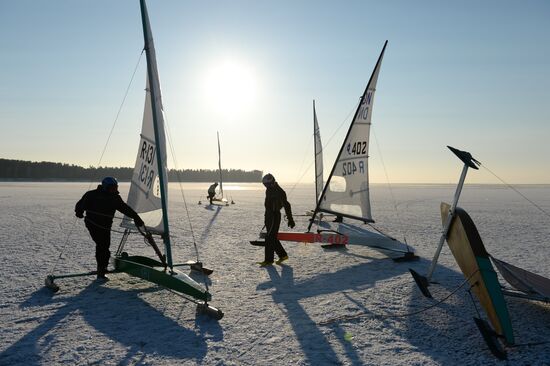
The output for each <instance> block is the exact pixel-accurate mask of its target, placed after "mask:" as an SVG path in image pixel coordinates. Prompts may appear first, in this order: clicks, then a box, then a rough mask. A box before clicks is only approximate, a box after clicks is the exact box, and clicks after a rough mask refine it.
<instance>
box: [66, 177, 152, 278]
mask: <svg viewBox="0 0 550 366" xmlns="http://www.w3.org/2000/svg"><path fill="white" fill-rule="evenodd" d="M74 211H75V215H76V217H78V218H83V217H84V211H86V218H85V219H84V222H85V223H86V228H87V229H88V231H89V232H90V236H91V237H92V240H93V241H94V242H95V259H96V261H97V278H98V279H102V280H107V279H108V278H107V276H105V274H106V273H107V265H108V264H109V258H110V257H111V252H110V251H109V247H110V246H111V226H112V225H113V217H114V216H115V211H120V212H122V213H123V214H125V215H126V216H128V217H131V218H132V219H134V223H135V224H136V226H138V227H140V226H143V225H144V223H143V220H142V219H141V217H139V215H138V214H137V213H136V212H135V211H134V210H133V209H132V208H131V207H130V206H128V205H127V204H126V203H124V201H123V200H122V198H121V197H120V195H119V193H118V182H117V180H116V179H115V178H113V177H106V178H104V179H103V180H102V181H101V185H98V186H97V188H96V189H94V190H91V191H88V192H86V193H84V196H82V198H81V199H80V201H78V202H77V203H76V206H75V208H74Z"/></svg>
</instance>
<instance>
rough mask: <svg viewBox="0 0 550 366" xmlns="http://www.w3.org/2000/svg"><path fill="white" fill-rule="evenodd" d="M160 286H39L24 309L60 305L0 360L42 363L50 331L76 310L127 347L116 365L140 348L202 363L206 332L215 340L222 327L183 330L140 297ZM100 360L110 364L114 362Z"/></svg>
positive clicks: (59, 329)
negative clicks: (57, 293) (64, 289)
mask: <svg viewBox="0 0 550 366" xmlns="http://www.w3.org/2000/svg"><path fill="white" fill-rule="evenodd" d="M159 290H161V289H160V288H159V287H152V288H150V289H147V290H119V289H115V288H109V287H104V286H100V285H99V284H98V283H92V284H90V285H89V286H88V287H86V288H85V289H84V290H82V291H81V292H80V293H78V294H77V295H75V296H72V297H60V298H56V297H54V296H52V294H51V291H50V290H48V289H46V288H42V289H40V290H37V291H35V292H34V293H33V294H32V295H31V296H30V298H29V299H28V300H27V301H25V302H24V303H22V304H21V307H22V308H31V309H32V308H33V307H37V306H45V305H51V304H55V305H59V307H58V308H57V310H56V311H55V312H54V313H53V314H51V315H50V316H48V317H47V318H46V319H43V320H40V325H38V326H37V327H36V328H34V329H32V330H31V331H29V332H28V333H27V334H26V335H24V336H23V337H22V338H20V339H18V340H17V341H16V342H15V343H13V344H12V345H11V346H9V347H8V348H7V349H6V350H5V351H3V352H2V353H0V364H2V365H13V364H25V365H39V364H42V357H41V354H43V353H44V352H47V351H48V349H49V348H51V347H54V346H55V345H54V344H53V343H55V335H52V334H50V332H52V330H53V331H54V332H63V330H62V329H63V326H62V323H64V322H67V321H70V320H67V319H68V318H70V317H71V316H75V314H76V316H82V317H83V318H84V320H85V321H86V322H87V323H88V324H89V325H91V326H92V327H94V328H95V329H96V330H97V331H99V332H101V333H103V334H105V335H106V336H107V337H109V338H110V339H111V340H113V341H114V342H117V343H119V344H122V345H123V347H125V348H127V349H128V351H127V353H126V355H124V357H123V358H122V359H120V360H117V364H127V363H133V362H135V360H134V361H132V359H133V357H135V356H136V354H137V353H139V352H142V353H144V354H145V353H156V354H159V355H162V356H165V357H174V358H179V359H182V360H189V359H194V360H197V361H200V360H201V359H203V358H204V356H205V355H206V352H207V345H206V342H205V340H204V339H203V335H204V333H209V334H214V338H215V339H221V338H223V336H220V334H221V332H222V330H221V328H220V327H219V325H218V327H217V328H216V327H211V326H209V327H202V329H199V332H200V333H201V334H203V335H200V334H196V332H195V331H192V330H189V329H186V328H182V326H181V325H180V324H178V323H177V322H175V321H174V320H172V319H170V318H168V317H167V316H165V315H164V314H163V313H162V312H160V311H159V310H157V309H156V308H154V307H153V306H151V305H150V304H149V303H147V302H146V301H144V300H142V299H141V298H140V297H139V294H143V293H145V292H154V291H159ZM195 325H196V324H195ZM31 350H32V351H31ZM31 353H32V355H30V356H29V354H31ZM88 361H91V360H88ZM96 361H97V362H100V363H102V362H106V363H111V362H112V361H113V360H112V359H109V360H96Z"/></svg>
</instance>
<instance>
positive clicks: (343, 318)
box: [318, 269, 479, 325]
mask: <svg viewBox="0 0 550 366" xmlns="http://www.w3.org/2000/svg"><path fill="white" fill-rule="evenodd" d="M477 272H479V269H478V270H476V271H475V272H474V273H472V274H471V275H470V276H468V278H466V279H465V280H464V281H463V282H462V283H461V284H460V285H459V286H458V287H457V288H456V289H454V290H453V291H452V292H451V293H450V294H448V295H447V296H445V297H444V298H443V299H441V300H439V301H437V302H436V303H434V304H432V305H430V306H427V307H425V308H422V309H420V310H416V311H412V312H409V313H395V314H389V313H386V314H382V313H372V312H371V313H369V314H365V313H360V314H355V315H343V316H339V317H336V318H332V319H328V320H324V321H321V322H319V323H318V324H319V325H329V324H332V323H335V322H339V321H347V320H352V319H358V318H363V317H370V318H382V319H388V318H403V317H409V316H412V315H417V314H421V313H424V312H426V311H428V310H430V309H433V308H434V307H436V306H437V305H440V304H442V303H444V302H445V301H447V299H449V298H450V297H451V296H452V295H454V294H456V293H457V292H458V290H460V289H461V288H462V287H464V285H465V284H467V283H468V281H470V279H471V278H472V277H473V276H474V275H475V274H476V273H477Z"/></svg>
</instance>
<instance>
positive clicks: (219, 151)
mask: <svg viewBox="0 0 550 366" xmlns="http://www.w3.org/2000/svg"><path fill="white" fill-rule="evenodd" d="M216 133H217V135H218V169H219V171H220V194H221V198H222V199H223V178H222V150H221V148H220V133H219V132H216Z"/></svg>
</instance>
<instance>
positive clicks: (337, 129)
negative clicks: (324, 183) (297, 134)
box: [288, 98, 361, 199]
mask: <svg viewBox="0 0 550 366" xmlns="http://www.w3.org/2000/svg"><path fill="white" fill-rule="evenodd" d="M360 101H361V98H359V102H360ZM359 102H357V103H356V104H355V105H354V106H353V109H351V110H350V111H349V113H348V115H347V116H346V118H344V120H343V121H342V122H341V123H340V125H339V126H338V128H336V130H335V131H334V132H333V133H332V136H330V137H329V139H328V140H327V142H326V143H325V146H323V147H322V150H321V151H325V149H326V147H327V146H328V145H329V144H330V142H331V141H332V139H333V138H334V136H336V134H337V133H338V131H340V129H341V128H342V126H343V125H344V123H345V122H346V121H347V120H348V119H349V117H350V115H351V114H352V113H353V112H354V111H355V110H356V109H357V106H358V105H359ZM310 143H311V141H310ZM304 160H305V159H304ZM313 164H315V157H313V162H311V163H309V165H308V167H307V169H306V170H305V171H304V172H303V173H302V175H301V176H300V178H298V181H297V182H295V183H294V185H293V186H292V188H291V189H290V190H289V193H288V196H291V194H292V192H293V191H294V188H296V186H297V185H298V183H300V182H301V181H302V179H303V178H304V176H305V175H306V174H307V173H308V172H309V170H310V169H311V167H312V165H313ZM317 198H318V197H316V198H315V199H317Z"/></svg>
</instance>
